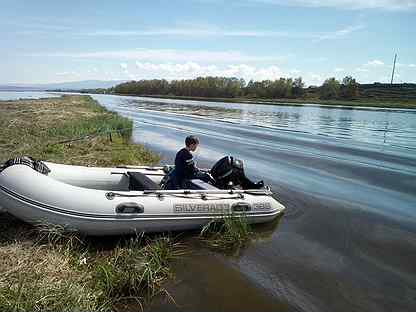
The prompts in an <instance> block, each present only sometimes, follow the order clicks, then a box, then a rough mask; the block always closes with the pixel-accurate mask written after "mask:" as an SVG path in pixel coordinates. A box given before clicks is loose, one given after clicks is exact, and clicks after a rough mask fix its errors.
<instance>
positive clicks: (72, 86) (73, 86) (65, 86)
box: [0, 80, 125, 91]
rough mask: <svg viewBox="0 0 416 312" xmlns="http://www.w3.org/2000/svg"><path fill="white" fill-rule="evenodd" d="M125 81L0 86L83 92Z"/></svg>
mask: <svg viewBox="0 0 416 312" xmlns="http://www.w3.org/2000/svg"><path fill="white" fill-rule="evenodd" d="M123 82H125V80H110V81H101V80H83V81H71V82H61V83H45V84H21V83H15V84H5V85H0V91H45V90H58V89H59V90H82V89H100V88H103V89H107V88H111V87H113V86H115V85H117V84H120V83H123Z"/></svg>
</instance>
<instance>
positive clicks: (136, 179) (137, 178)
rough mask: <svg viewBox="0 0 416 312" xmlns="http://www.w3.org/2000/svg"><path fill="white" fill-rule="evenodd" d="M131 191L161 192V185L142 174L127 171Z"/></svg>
mask: <svg viewBox="0 0 416 312" xmlns="http://www.w3.org/2000/svg"><path fill="white" fill-rule="evenodd" d="M127 174H128V176H129V178H130V179H129V180H130V183H129V190H130V191H144V190H159V189H160V187H159V185H158V184H157V183H156V182H154V181H153V180H152V179H150V178H149V177H147V176H146V175H144V174H143V173H140V172H132V171H127Z"/></svg>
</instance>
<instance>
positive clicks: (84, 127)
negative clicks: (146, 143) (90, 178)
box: [0, 96, 159, 166]
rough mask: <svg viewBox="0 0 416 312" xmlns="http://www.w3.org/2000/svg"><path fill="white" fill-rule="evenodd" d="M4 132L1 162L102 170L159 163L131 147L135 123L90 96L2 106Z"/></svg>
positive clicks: (0, 120) (0, 141)
mask: <svg viewBox="0 0 416 312" xmlns="http://www.w3.org/2000/svg"><path fill="white" fill-rule="evenodd" d="M0 129H2V131H1V134H0V147H1V148H0V162H3V161H5V160H7V159H9V158H12V157H16V156H21V155H30V156H32V157H34V158H39V159H44V160H49V161H52V162H60V163H66V164H80V165H100V166H106V165H118V164H137V165H139V164H153V163H157V162H158V161H159V157H158V155H155V154H154V153H151V152H150V151H147V150H145V149H144V148H143V146H140V145H134V144H130V142H129V140H130V137H131V134H132V131H133V130H132V129H133V124H132V121H131V120H129V119H127V118H123V117H120V116H119V115H117V114H115V113H112V112H109V111H107V110H106V109H105V108H103V107H101V106H100V105H98V103H96V102H95V101H94V100H93V99H92V98H90V97H88V96H63V97H60V98H51V99H42V100H19V101H5V102H2V103H1V104H0ZM110 134H111V136H110ZM71 140H73V141H71Z"/></svg>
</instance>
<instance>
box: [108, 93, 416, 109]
mask: <svg viewBox="0 0 416 312" xmlns="http://www.w3.org/2000/svg"><path fill="white" fill-rule="evenodd" d="M115 95H121V96H123V95H125V96H134V95H130V94H115ZM137 96H140V97H149V98H161V99H173V100H192V101H209V102H225V103H246V104H262V105H288V104H289V105H294V106H295V105H299V106H303V105H309V104H314V105H325V106H344V107H372V108H401V109H416V102H415V101H412V100H400V101H399V100H394V101H393V100H392V101H389V100H378V101H374V100H365V99H360V100H350V101H343V100H320V99H249V98H209V97H194V96H174V95H137Z"/></svg>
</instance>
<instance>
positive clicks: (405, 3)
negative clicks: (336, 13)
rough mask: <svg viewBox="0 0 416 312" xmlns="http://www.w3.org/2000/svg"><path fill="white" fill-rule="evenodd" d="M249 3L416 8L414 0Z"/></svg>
mask: <svg viewBox="0 0 416 312" xmlns="http://www.w3.org/2000/svg"><path fill="white" fill-rule="evenodd" d="M246 1H247V2H251V3H268V4H277V5H285V6H301V7H327V8H341V9H347V10H357V9H383V10H404V11H406V10H412V9H415V8H416V1H415V0H367V1H365V0H246Z"/></svg>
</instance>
